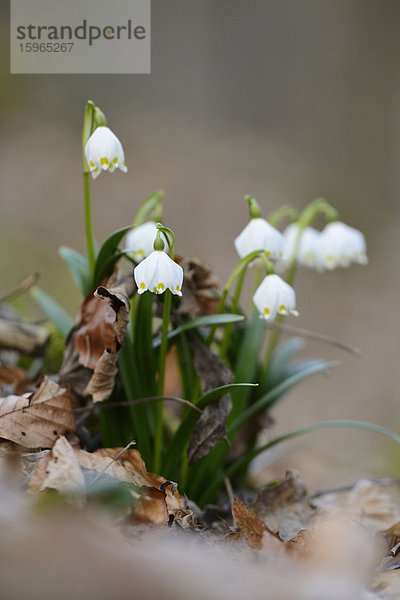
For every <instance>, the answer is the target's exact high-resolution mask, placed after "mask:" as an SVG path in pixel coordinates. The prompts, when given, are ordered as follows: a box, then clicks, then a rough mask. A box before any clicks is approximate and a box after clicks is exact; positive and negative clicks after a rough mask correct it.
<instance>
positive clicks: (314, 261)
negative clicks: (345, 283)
mask: <svg viewBox="0 0 400 600" xmlns="http://www.w3.org/2000/svg"><path fill="white" fill-rule="evenodd" d="M298 233H299V226H298V224H297V223H291V224H290V225H288V226H287V227H286V229H285V231H284V232H283V237H284V240H285V246H284V253H285V256H286V258H287V259H288V260H291V259H292V258H293V257H294V253H295V249H296V242H297V236H298ZM320 236H321V234H320V232H319V231H317V230H316V229H314V228H313V227H305V228H304V229H303V231H302V234H301V238H300V242H299V246H298V249H297V257H296V259H297V262H298V263H299V264H300V265H303V266H304V267H318V266H319V260H320V253H319V244H320Z"/></svg>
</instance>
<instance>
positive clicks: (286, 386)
mask: <svg viewBox="0 0 400 600" xmlns="http://www.w3.org/2000/svg"><path fill="white" fill-rule="evenodd" d="M336 365H337V362H336V361H332V362H319V361H317V364H312V365H310V366H307V367H305V368H304V369H302V370H301V371H300V372H298V373H295V374H294V375H291V376H290V377H287V378H286V379H285V380H284V381H282V382H281V383H279V384H278V385H276V386H275V387H274V388H272V390H269V391H268V392H267V393H266V394H264V395H263V396H261V398H259V399H258V400H256V402H254V403H253V404H252V405H251V406H249V407H248V408H247V409H246V410H245V411H244V412H242V413H241V414H240V415H239V416H238V417H237V418H236V419H235V421H234V422H233V423H231V425H230V426H229V428H228V433H229V434H233V433H234V432H235V431H236V429H237V428H238V427H240V426H241V425H242V424H243V423H244V422H245V421H247V420H248V419H249V418H250V417H252V416H253V415H254V414H255V413H256V412H259V411H261V410H266V409H268V408H271V406H273V405H274V404H275V403H276V402H277V400H278V399H279V398H280V397H281V396H282V395H283V394H284V393H285V392H287V391H288V390H290V388H292V387H293V386H294V385H296V384H297V383H299V382H300V381H302V380H303V379H305V378H306V377H309V376H310V375H314V374H315V373H322V372H323V371H326V370H328V369H331V368H332V367H334V366H336Z"/></svg>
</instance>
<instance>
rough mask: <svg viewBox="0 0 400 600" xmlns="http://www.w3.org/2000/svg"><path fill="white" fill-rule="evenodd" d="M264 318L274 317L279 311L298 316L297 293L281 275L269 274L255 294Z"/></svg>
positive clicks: (283, 313)
mask: <svg viewBox="0 0 400 600" xmlns="http://www.w3.org/2000/svg"><path fill="white" fill-rule="evenodd" d="M253 302H254V304H255V305H256V308H257V310H258V312H259V313H260V317H261V318H262V319H267V320H268V319H271V320H272V319H274V318H275V317H276V315H277V313H279V314H281V315H287V314H288V313H291V314H292V315H295V316H297V315H298V314H299V313H298V312H297V310H296V294H295V292H294V289H293V288H292V287H291V286H290V285H289V284H288V283H286V281H283V279H282V278H281V277H279V275H267V276H266V277H265V278H264V280H263V281H262V283H261V284H260V285H259V286H258V288H257V289H256V292H255V294H254V296H253Z"/></svg>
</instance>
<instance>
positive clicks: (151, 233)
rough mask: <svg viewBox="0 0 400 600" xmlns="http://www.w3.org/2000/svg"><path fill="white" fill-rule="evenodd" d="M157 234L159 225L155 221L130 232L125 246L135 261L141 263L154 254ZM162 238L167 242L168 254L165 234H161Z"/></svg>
mask: <svg viewBox="0 0 400 600" xmlns="http://www.w3.org/2000/svg"><path fill="white" fill-rule="evenodd" d="M157 232H158V229H157V225H156V223H155V222H154V221H147V223H143V225H138V226H137V227H135V228H134V229H131V231H129V233H128V234H127V236H126V243H125V246H126V248H127V249H128V250H129V251H131V252H132V254H133V255H134V258H135V260H137V261H138V262H139V261H140V260H143V259H144V258H146V256H149V254H151V253H152V252H153V244H154V240H155V239H156V237H157ZM161 237H162V239H163V240H164V242H165V245H166V251H167V252H168V250H169V246H168V243H167V240H166V238H165V236H164V234H163V233H161Z"/></svg>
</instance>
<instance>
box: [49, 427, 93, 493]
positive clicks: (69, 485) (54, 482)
mask: <svg viewBox="0 0 400 600" xmlns="http://www.w3.org/2000/svg"><path fill="white" fill-rule="evenodd" d="M46 462H47V467H46V477H45V479H44V480H43V482H42V484H41V487H40V490H44V489H48V488H51V489H54V490H58V491H59V492H74V491H82V490H83V488H84V485H85V478H84V476H83V472H82V469H81V467H80V464H79V461H78V458H77V456H76V452H75V450H74V449H73V448H72V446H71V444H70V443H69V442H68V441H67V440H66V438H65V437H62V438H60V439H59V440H57V442H56V443H55V444H54V447H53V449H52V451H51V457H50V460H49V461H46Z"/></svg>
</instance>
